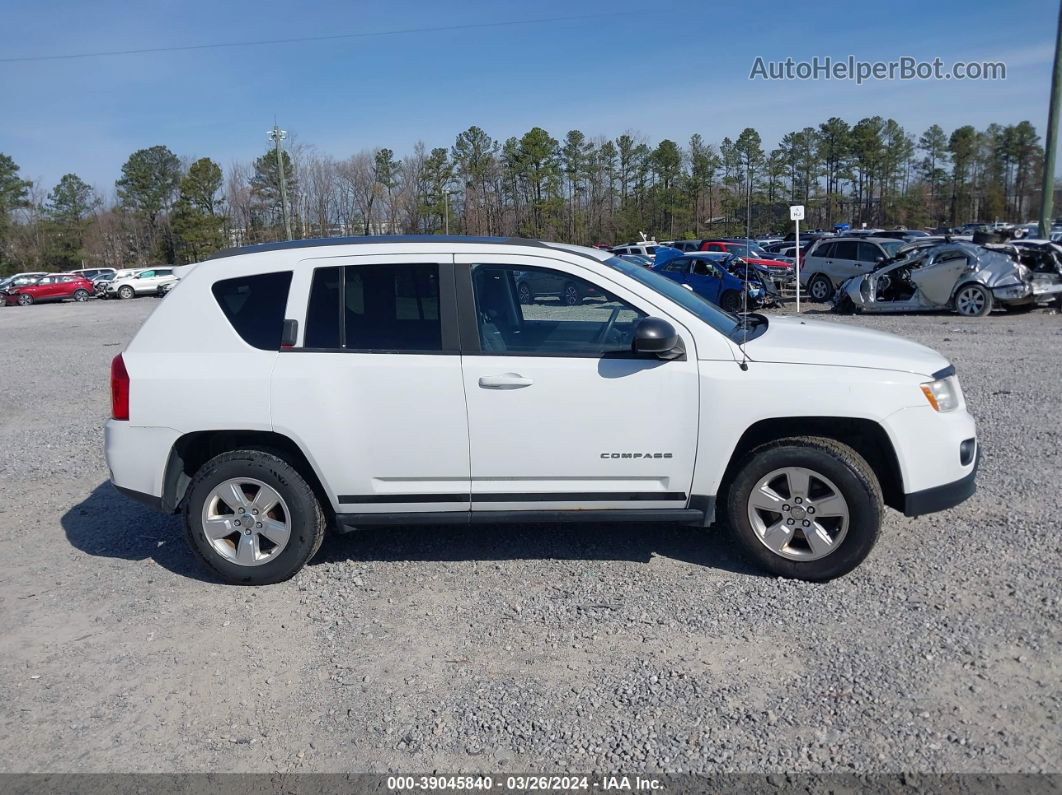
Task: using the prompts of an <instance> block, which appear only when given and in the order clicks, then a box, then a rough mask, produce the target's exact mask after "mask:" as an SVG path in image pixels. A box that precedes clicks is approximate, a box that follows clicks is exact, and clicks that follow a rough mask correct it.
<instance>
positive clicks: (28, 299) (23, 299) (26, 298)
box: [18, 293, 33, 306]
mask: <svg viewBox="0 0 1062 795" xmlns="http://www.w3.org/2000/svg"><path fill="white" fill-rule="evenodd" d="M32 303H33V296H32V295H26V294H25V293H22V294H21V295H19V297H18V305H19V306H29V305H30V304H32Z"/></svg>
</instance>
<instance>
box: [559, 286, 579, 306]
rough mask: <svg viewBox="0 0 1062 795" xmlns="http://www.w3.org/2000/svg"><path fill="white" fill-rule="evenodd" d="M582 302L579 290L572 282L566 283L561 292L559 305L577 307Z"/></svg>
mask: <svg viewBox="0 0 1062 795" xmlns="http://www.w3.org/2000/svg"><path fill="white" fill-rule="evenodd" d="M582 302H583V297H582V295H580V294H579V288H578V287H576V286H575V285H574V284H573V283H572V282H568V283H566V284H565V285H564V288H563V289H562V290H561V303H562V304H564V305H565V306H578V305H579V304H581V303H582Z"/></svg>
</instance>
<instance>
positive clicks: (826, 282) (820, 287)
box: [808, 274, 833, 301]
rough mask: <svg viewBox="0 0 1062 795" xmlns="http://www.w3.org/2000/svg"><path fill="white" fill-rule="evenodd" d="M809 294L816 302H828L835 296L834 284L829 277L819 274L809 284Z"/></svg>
mask: <svg viewBox="0 0 1062 795" xmlns="http://www.w3.org/2000/svg"><path fill="white" fill-rule="evenodd" d="M808 293H810V294H811V297H812V298H814V299H815V300H816V301H828V300H830V296H831V295H833V283H832V282H831V281H830V279H829V277H828V276H823V275H822V274H819V275H818V276H816V277H814V278H813V279H812V280H811V283H810V284H808Z"/></svg>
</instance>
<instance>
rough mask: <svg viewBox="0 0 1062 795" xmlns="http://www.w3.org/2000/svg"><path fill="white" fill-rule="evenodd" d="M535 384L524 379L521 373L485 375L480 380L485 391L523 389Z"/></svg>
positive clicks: (528, 379)
mask: <svg viewBox="0 0 1062 795" xmlns="http://www.w3.org/2000/svg"><path fill="white" fill-rule="evenodd" d="M533 383H535V382H534V381H532V380H531V379H530V378H524V377H523V376H522V375H520V374H519V373H502V374H501V375H485V376H482V377H481V378H480V379H479V385H480V386H481V387H483V388H484V389H523V388H524V387H525V386H531V384H533Z"/></svg>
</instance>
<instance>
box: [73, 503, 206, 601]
mask: <svg viewBox="0 0 1062 795" xmlns="http://www.w3.org/2000/svg"><path fill="white" fill-rule="evenodd" d="M60 523H61V524H62V526H63V531H64V532H65V533H66V537H67V540H68V541H69V542H70V543H71V544H72V545H73V546H74V547H76V548H77V549H80V550H81V551H82V552H85V553H87V554H89V555H94V556H97V557H105V558H118V559H120V560H146V559H148V558H150V559H151V560H153V561H155V563H157V564H158V565H159V566H162V568H164V569H167V570H168V571H172V572H173V573H174V574H179V575H180V576H182V577H190V578H192V579H196V580H201V581H203V582H218V580H217V579H216V578H214V577H211V576H210V575H209V574H208V572H207V571H206V569H205V568H204V567H203V566H201V565H200V564H199V561H197V560H196V559H195V556H194V555H193V554H192V552H191V550H189V549H188V545H187V544H186V543H185V540H184V533H183V531H182V529H181V524H180V521H179V520H178V518H177V517H176V516H166V515H165V514H162V513H159V512H158V511H153V510H151V509H150V508H148V507H147V506H146V505H141V504H140V503H138V502H135V501H133V500H131V499H129V498H128V497H124V496H122V495H121V494H119V493H118V492H117V491H116V490H115V489H114V487H113V486H112V485H111V484H110V483H107V482H104V483H101V484H100V485H98V486H97V487H96V488H94V489H93V490H92V493H90V494H89V495H88V497H86V498H85V499H84V500H82V501H81V502H79V503H78V504H77V505H75V506H73V507H72V508H70V509H69V510H68V511H67V512H66V513H64V514H63V516H62V518H61V519H60Z"/></svg>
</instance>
